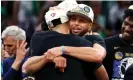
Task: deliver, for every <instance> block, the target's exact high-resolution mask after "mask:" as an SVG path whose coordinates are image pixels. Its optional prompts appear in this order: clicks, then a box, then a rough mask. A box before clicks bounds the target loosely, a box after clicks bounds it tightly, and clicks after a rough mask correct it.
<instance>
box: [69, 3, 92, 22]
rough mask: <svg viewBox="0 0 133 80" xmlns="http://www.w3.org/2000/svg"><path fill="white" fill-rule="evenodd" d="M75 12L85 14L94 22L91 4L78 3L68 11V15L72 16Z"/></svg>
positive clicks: (84, 15)
mask: <svg viewBox="0 0 133 80" xmlns="http://www.w3.org/2000/svg"><path fill="white" fill-rule="evenodd" d="M74 14H77V15H80V16H83V17H85V18H87V19H89V20H91V21H92V22H93V19H94V13H93V10H92V8H91V7H90V6H87V5H85V4H77V6H75V7H74V8H73V9H72V10H70V11H68V13H67V15H68V16H72V15H74Z"/></svg>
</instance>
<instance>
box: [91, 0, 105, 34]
mask: <svg viewBox="0 0 133 80" xmlns="http://www.w3.org/2000/svg"><path fill="white" fill-rule="evenodd" d="M90 5H91V7H92V9H93V11H94V14H95V16H94V23H93V27H92V30H93V31H94V32H99V33H102V32H103V30H104V29H105V25H106V19H105V16H104V15H102V13H101V12H102V2H100V1H95V2H93V1H91V3H90ZM102 37H104V35H102Z"/></svg>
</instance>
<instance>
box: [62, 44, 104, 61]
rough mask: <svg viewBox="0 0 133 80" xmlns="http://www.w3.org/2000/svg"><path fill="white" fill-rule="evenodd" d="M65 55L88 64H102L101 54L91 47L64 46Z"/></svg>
mask: <svg viewBox="0 0 133 80" xmlns="http://www.w3.org/2000/svg"><path fill="white" fill-rule="evenodd" d="M64 49H65V52H66V53H65V54H66V55H70V56H73V57H76V58H78V59H81V60H84V61H88V62H97V63H99V62H100V63H101V62H102V55H101V54H100V53H101V52H100V51H99V50H97V49H94V48H92V47H70V46H69V47H68V46H65V47H64Z"/></svg>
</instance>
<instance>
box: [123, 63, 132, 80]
mask: <svg viewBox="0 0 133 80" xmlns="http://www.w3.org/2000/svg"><path fill="white" fill-rule="evenodd" d="M124 80H133V64H132V65H131V66H129V67H128V69H127V71H126V73H125V76H124Z"/></svg>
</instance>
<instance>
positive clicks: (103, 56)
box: [93, 43, 106, 59]
mask: <svg viewBox="0 0 133 80" xmlns="http://www.w3.org/2000/svg"><path fill="white" fill-rule="evenodd" d="M93 48H95V49H97V50H99V51H100V53H99V54H100V56H101V57H102V59H104V58H105V56H106V50H105V48H104V47H102V46H101V45H99V44H97V43H95V44H94V45H93Z"/></svg>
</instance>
